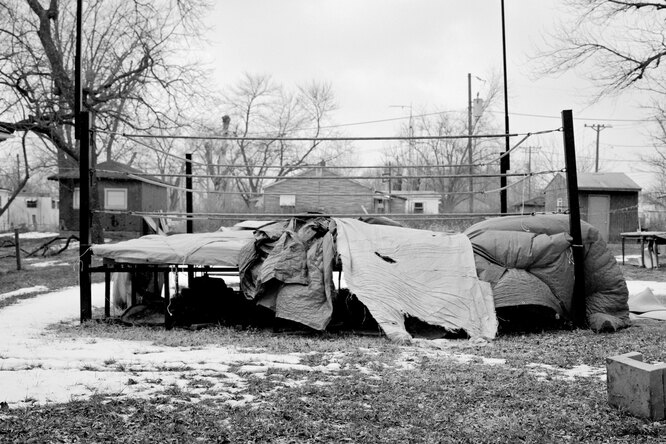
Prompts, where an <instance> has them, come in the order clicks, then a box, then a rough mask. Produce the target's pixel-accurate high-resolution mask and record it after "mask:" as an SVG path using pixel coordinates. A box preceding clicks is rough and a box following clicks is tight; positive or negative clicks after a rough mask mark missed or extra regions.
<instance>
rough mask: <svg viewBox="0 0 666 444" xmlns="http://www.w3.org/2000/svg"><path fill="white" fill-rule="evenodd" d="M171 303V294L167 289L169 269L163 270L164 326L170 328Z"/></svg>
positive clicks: (171, 324) (171, 325)
mask: <svg viewBox="0 0 666 444" xmlns="http://www.w3.org/2000/svg"><path fill="white" fill-rule="evenodd" d="M169 305H171V294H170V291H169V271H168V270H167V271H165V272H164V328H166V329H167V330H171V329H172V328H173V318H172V317H171V312H170V311H169V308H170V307H169Z"/></svg>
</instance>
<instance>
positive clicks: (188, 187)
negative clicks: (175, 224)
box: [185, 154, 194, 233]
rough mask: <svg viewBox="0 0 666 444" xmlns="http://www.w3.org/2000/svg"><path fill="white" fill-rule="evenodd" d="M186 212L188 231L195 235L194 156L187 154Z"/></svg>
mask: <svg viewBox="0 0 666 444" xmlns="http://www.w3.org/2000/svg"><path fill="white" fill-rule="evenodd" d="M185 189H186V190H187V191H186V192H185V193H186V194H185V212H186V213H187V214H188V217H187V226H186V231H187V232H188V233H194V230H193V221H192V217H191V215H192V213H193V212H194V204H193V202H192V154H185Z"/></svg>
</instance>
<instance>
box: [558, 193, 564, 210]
mask: <svg viewBox="0 0 666 444" xmlns="http://www.w3.org/2000/svg"><path fill="white" fill-rule="evenodd" d="M563 210H564V203H563V199H562V198H561V197H558V198H557V212H558V213H561V212H562V211H563Z"/></svg>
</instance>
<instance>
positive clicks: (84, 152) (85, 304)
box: [74, 0, 92, 322]
mask: <svg viewBox="0 0 666 444" xmlns="http://www.w3.org/2000/svg"><path fill="white" fill-rule="evenodd" d="M82 26H83V0H78V1H77V2H76V55H75V63H74V117H75V127H74V135H75V137H76V139H77V140H78V141H79V261H80V267H79V289H80V308H81V322H84V321H87V320H89V319H91V318H92V292H91V289H90V271H89V270H90V251H89V248H90V114H89V113H88V112H84V111H82V110H83V105H82V92H83V87H82V80H81V60H82V56H81V41H82V31H81V29H82Z"/></svg>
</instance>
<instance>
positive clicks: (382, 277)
mask: <svg viewBox="0 0 666 444" xmlns="http://www.w3.org/2000/svg"><path fill="white" fill-rule="evenodd" d="M335 223H336V226H337V250H338V254H339V255H340V258H341V260H342V269H343V272H344V277H345V281H346V282H347V285H348V287H349V289H350V291H351V292H352V293H353V294H355V295H356V297H357V298H358V299H359V300H360V301H361V302H362V303H363V304H364V305H365V306H366V307H367V308H368V310H369V311H370V313H371V314H372V316H373V317H374V318H375V320H376V321H377V323H378V324H379V326H380V327H381V328H382V329H383V331H384V332H385V333H386V335H387V336H388V337H389V338H390V339H393V340H398V341H404V340H409V339H411V336H410V335H409V333H408V332H407V331H406V329H405V322H404V321H405V316H412V317H416V318H418V319H420V320H422V321H424V322H427V323H428V324H431V325H436V326H441V327H444V328H447V329H450V330H460V329H462V330H464V331H465V332H467V333H468V334H469V335H470V336H471V337H481V338H494V337H495V335H496V333H497V318H496V316H495V309H494V305H493V298H492V294H491V291H490V286H489V285H488V284H487V283H485V282H481V281H480V280H479V279H478V278H477V275H476V268H475V266H474V255H473V253H472V246H471V243H470V241H469V239H468V238H467V237H466V236H465V235H463V234H447V233H439V232H433V231H427V230H416V229H410V228H401V227H393V226H384V225H370V224H366V223H364V222H360V221H357V220H353V219H335Z"/></svg>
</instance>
